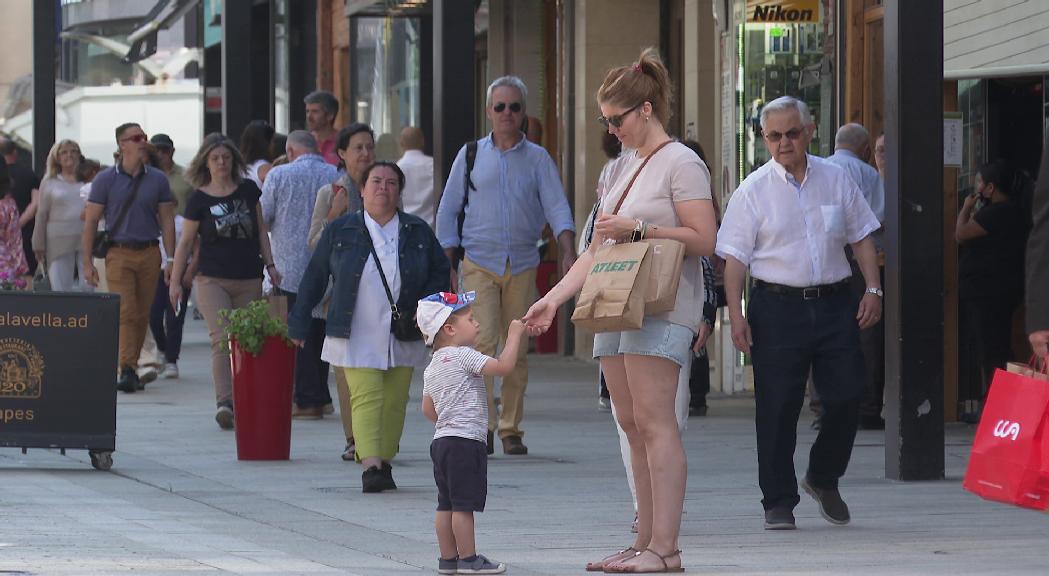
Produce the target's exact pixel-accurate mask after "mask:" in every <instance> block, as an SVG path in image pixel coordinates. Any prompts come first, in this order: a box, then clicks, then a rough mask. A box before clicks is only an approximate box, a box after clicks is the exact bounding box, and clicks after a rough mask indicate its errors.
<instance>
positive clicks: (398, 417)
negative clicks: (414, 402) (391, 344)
mask: <svg viewBox="0 0 1049 576" xmlns="http://www.w3.org/2000/svg"><path fill="white" fill-rule="evenodd" d="M343 371H344V372H345V374H346V384H347V385H348V386H349V388H350V397H351V398H353V406H352V408H351V413H352V415H353V439H354V441H355V442H356V443H357V461H358V462H360V461H361V460H363V459H365V458H373V457H378V458H382V459H383V460H384V461H389V460H392V459H393V457H394V456H396V455H397V450H398V448H399V447H400V443H401V433H402V432H403V431H404V414H405V410H406V409H407V407H408V388H409V386H410V385H411V383H412V371H413V369H412V368H410V367H403V366H402V367H397V368H390V369H389V370H375V369H373V368H343Z"/></svg>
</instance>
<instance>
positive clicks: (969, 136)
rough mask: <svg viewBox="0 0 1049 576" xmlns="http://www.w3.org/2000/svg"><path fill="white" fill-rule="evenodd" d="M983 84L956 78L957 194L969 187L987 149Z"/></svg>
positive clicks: (965, 191)
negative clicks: (959, 158) (958, 129)
mask: <svg viewBox="0 0 1049 576" xmlns="http://www.w3.org/2000/svg"><path fill="white" fill-rule="evenodd" d="M986 96H987V85H986V83H984V82H983V81H981V80H959V81H958V109H959V111H960V112H961V113H962V165H961V168H960V169H959V170H958V197H959V198H964V197H965V196H967V195H968V193H969V192H970V191H971V190H972V187H973V178H974V177H975V176H976V171H977V170H979V168H980V164H982V163H983V162H985V160H984V159H985V158H986V156H987V152H986V151H985V148H986V147H987V138H986V124H985V121H984V110H985V109H986V100H987V98H986Z"/></svg>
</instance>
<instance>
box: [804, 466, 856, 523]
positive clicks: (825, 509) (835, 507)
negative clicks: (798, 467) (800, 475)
mask: <svg viewBox="0 0 1049 576" xmlns="http://www.w3.org/2000/svg"><path fill="white" fill-rule="evenodd" d="M801 487H802V488H803V489H804V490H805V491H806V492H808V493H809V496H812V497H813V498H814V499H815V500H816V502H817V503H819V505H820V514H821V515H822V516H823V518H824V519H825V520H826V521H827V522H830V523H831V524H837V525H838V526H844V525H845V524H848V523H849V520H851V517H850V516H849V507H848V505H847V504H845V501H844V500H842V499H841V494H840V493H839V492H838V489H837V488H817V487H815V486H813V485H812V483H811V482H809V478H808V476H806V477H805V478H804V479H803V480H802V481H801Z"/></svg>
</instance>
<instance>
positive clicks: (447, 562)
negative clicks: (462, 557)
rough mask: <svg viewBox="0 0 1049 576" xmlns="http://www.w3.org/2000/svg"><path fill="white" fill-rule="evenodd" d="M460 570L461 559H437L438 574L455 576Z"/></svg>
mask: <svg viewBox="0 0 1049 576" xmlns="http://www.w3.org/2000/svg"><path fill="white" fill-rule="evenodd" d="M458 569H459V557H458V556H456V557H455V558H449V559H444V558H438V559H437V573H438V574H455V571H456V570H458Z"/></svg>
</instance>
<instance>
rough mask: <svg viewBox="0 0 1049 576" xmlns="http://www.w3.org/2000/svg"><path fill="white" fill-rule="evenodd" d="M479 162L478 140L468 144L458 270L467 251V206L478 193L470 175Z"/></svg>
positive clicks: (458, 249)
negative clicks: (464, 224) (465, 234)
mask: <svg viewBox="0 0 1049 576" xmlns="http://www.w3.org/2000/svg"><path fill="white" fill-rule="evenodd" d="M475 160H477V140H473V141H471V142H468V143H467V144H466V177H465V178H463V207H462V209H460V210H459V218H458V223H459V247H458V248H456V250H455V261H454V262H452V266H453V267H454V268H455V269H456V270H458V269H459V263H460V262H462V261H463V256H464V255H465V254H466V250H465V249H464V248H463V223H464V222H466V206H467V205H468V204H469V203H470V190H473V191H475V192H476V191H477V187H476V186H474V183H473V180H472V179H470V174H471V173H472V172H473V170H474V161H475Z"/></svg>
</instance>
